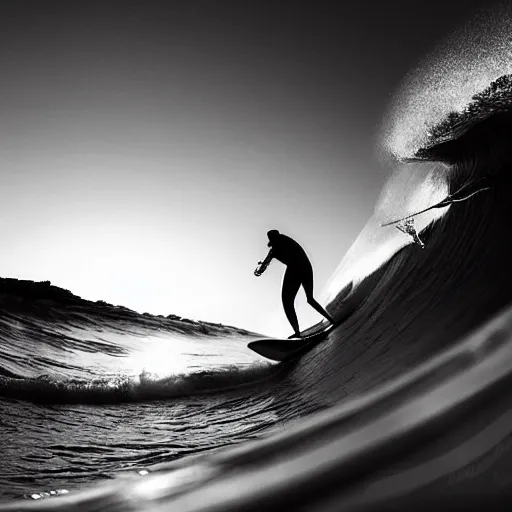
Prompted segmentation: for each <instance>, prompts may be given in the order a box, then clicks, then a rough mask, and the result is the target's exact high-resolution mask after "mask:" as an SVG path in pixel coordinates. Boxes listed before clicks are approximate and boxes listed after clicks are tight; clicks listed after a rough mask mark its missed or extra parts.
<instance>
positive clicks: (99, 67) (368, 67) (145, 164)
mask: <svg viewBox="0 0 512 512" xmlns="http://www.w3.org/2000/svg"><path fill="white" fill-rule="evenodd" d="M484 5H487V3H486V2H483V1H471V0H460V1H459V0H453V1H451V0H443V1H441V0H432V1H429V2H411V1H410V0H407V1H391V0H390V1H386V2H377V1H375V2H370V3H368V2H359V1H345V2H335V1H331V2H325V1H318V0H315V1H310V2H301V1H293V2H292V1H279V2H277V1H275V0H273V1H266V0H236V1H235V0H233V1H225V0H217V1H215V2H212V1H208V0H201V1H195V0H180V1H175V0H168V1H165V2H164V1H152V0H144V1H142V0H140V1H137V2H135V1H130V0H125V1H117V2H114V1H109V0H102V1H93V0H88V1H81V0H74V1H73V2H69V1H67V2H56V1H52V0H45V1H44V2H41V1H40V0H32V1H28V0H5V1H3V2H2V3H1V4H0V70H1V78H0V114H1V115H0V170H1V180H2V181H1V183H2V186H1V187H0V223H1V232H2V235H3V236H2V239H3V251H2V252H1V253H0V276H2V277H16V278H19V279H32V280H35V281H42V280H50V281H51V282H52V284H55V285H57V286H61V287H64V288H67V289H69V290H71V291H72V292H73V293H75V294H77V295H80V296H82V297H83V298H86V299H90V300H100V299H101V300H105V301H107V302H110V303H113V304H116V305H123V306H126V307H129V308H131V309H134V310H137V311H139V312H149V313H153V314H163V315H168V314H177V315H180V316H184V317H187V318H192V319H197V320H205V321H212V322H221V323H224V324H229V325H236V326H238V327H244V328H246V329H249V330H252V331H256V332H260V333H265V334H272V333H273V334H290V333H291V330H290V327H289V326H288V324H287V322H286V319H285V316H284V313H283V310H282V307H281V297H280V287H281V278H282V274H283V270H284V267H283V266H282V265H281V264H280V263H279V262H273V263H272V264H271V266H270V267H269V269H268V270H267V272H266V273H265V274H264V275H263V276H261V277H259V278H256V277H255V276H254V274H253V271H254V269H255V268H256V266H257V263H258V261H259V260H261V259H263V258H264V257H265V256H266V254H267V251H268V248H267V245H266V244H267V238H266V232H267V231H268V230H269V229H279V230H280V231H281V232H283V233H285V234H288V235H290V236H292V237H293V238H295V239H296V240H297V241H298V242H299V243H301V244H302V245H303V247H304V248H305V249H306V252H307V253H308V255H309V256H310V258H311V261H312V263H313V267H314V269H315V292H316V294H317V295H319V296H320V294H321V292H322V289H323V287H324V286H325V284H326V283H327V281H328V279H329V277H330V276H331V274H332V273H333V272H334V270H335V269H336V267H337V266H338V264H339V262H340V260H341V259H342V258H343V256H344V254H345V253H346V252H347V250H348V249H349V248H350V246H351V245H352V243H353V242H354V240H355V239H356V238H357V235H358V234H359V232H360V231H361V229H362V228H363V226H364V225H365V224H366V222H367V220H368V218H369V217H370V216H371V215H372V213H373V207H374V204H375V201H376V199H377V198H378V196H379V192H380V190H381V188H382V187H383V185H384V183H385V181H386V178H387V176H388V174H389V169H386V168H385V167H384V166H383V165H382V163H381V161H380V159H379V156H378V154H377V151H376V147H377V145H378V140H379V133H380V130H381V127H382V122H383V118H384V117H385V115H386V112H387V110H388V106H389V102H390V98H391V97H392V96H393V94H394V92H395V91H396V89H397V88H398V87H399V85H400V83H401V81H402V80H403V78H404V77H405V75H406V74H407V73H408V71H409V70H411V69H413V68H414V66H416V65H417V63H418V62H419V60H420V59H421V58H423V57H424V56H425V54H426V53H428V52H429V51H431V50H432V48H433V46H434V45H435V44H436V43H437V42H438V41H439V40H440V39H441V38H443V37H445V36H447V35H449V34H450V32H451V31H453V30H454V28H457V27H458V26H459V25H460V24H461V22H463V21H464V20H465V18H467V17H468V16H469V15H471V14H472V12H473V11H474V9H475V8H478V7H481V6H484ZM297 310H298V313H299V320H300V324H301V327H303V328H304V327H306V326H307V325H310V324H312V323H314V322H316V321H318V320H319V319H320V317H319V316H318V315H317V313H315V312H314V311H312V310H311V309H310V308H309V307H308V306H307V304H306V303H305V298H304V296H303V292H302V291H301V292H299V296H298V299H297Z"/></svg>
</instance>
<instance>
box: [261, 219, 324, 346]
mask: <svg viewBox="0 0 512 512" xmlns="http://www.w3.org/2000/svg"><path fill="white" fill-rule="evenodd" d="M267 236H268V240H269V242H268V247H270V251H269V253H268V255H267V257H266V258H265V259H264V260H263V261H260V262H258V265H259V266H258V268H257V269H256V270H255V271H254V275H255V276H261V274H263V272H265V270H266V269H267V267H268V266H269V264H270V262H271V261H272V259H273V258H275V259H276V260H279V261H280V262H281V263H284V264H285V265H286V271H285V274H284V279H283V290H282V294H281V296H282V300H283V307H284V312H285V314H286V318H288V321H289V322H290V324H291V326H292V327H293V332H294V334H292V336H290V338H294V337H297V338H300V330H299V322H298V320H297V314H296V313H295V306H294V302H295V297H296V296H297V292H298V291H299V288H300V286H301V285H302V286H303V287H304V291H305V292H306V298H307V301H308V304H309V305H310V306H312V307H313V308H314V309H315V310H316V311H318V312H319V313H320V314H321V315H322V316H323V317H325V318H326V319H327V320H328V321H329V322H330V323H331V324H334V319H333V318H332V316H331V315H329V313H327V311H326V310H325V309H324V308H323V307H322V306H321V305H320V304H319V303H318V302H317V301H316V300H315V298H314V297H313V267H312V266H311V262H310V261H309V258H308V257H307V255H306V252H305V251H304V249H303V248H302V247H301V246H300V245H299V244H298V243H297V242H296V241H295V240H294V239H293V238H290V237H289V236H286V235H283V234H281V233H279V231H278V230H277V229H272V230H271V231H269V232H268V233H267Z"/></svg>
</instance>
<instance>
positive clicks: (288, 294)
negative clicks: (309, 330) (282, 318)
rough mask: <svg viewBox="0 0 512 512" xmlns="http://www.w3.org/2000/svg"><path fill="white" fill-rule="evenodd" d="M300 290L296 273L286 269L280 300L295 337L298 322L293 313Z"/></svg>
mask: <svg viewBox="0 0 512 512" xmlns="http://www.w3.org/2000/svg"><path fill="white" fill-rule="evenodd" d="M299 288H300V277H299V275H298V274H297V273H296V272H293V271H292V270H290V269H289V268H287V269H286V272H285V273H284V279H283V290H282V292H281V298H282V300H283V308H284V312H285V314H286V318H287V319H288V322H290V324H291V326H292V328H293V332H294V333H295V335H296V336H299V335H300V330H299V321H298V320H297V313H295V306H294V302H295V297H296V296H297V292H298V291H299Z"/></svg>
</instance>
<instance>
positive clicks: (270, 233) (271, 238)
mask: <svg viewBox="0 0 512 512" xmlns="http://www.w3.org/2000/svg"><path fill="white" fill-rule="evenodd" d="M279 234H280V233H279V231H278V230H277V229H271V230H270V231H267V236H268V239H269V244H268V245H269V246H270V245H271V244H272V242H273V241H274V240H275V239H276V238H277V237H278V236H279Z"/></svg>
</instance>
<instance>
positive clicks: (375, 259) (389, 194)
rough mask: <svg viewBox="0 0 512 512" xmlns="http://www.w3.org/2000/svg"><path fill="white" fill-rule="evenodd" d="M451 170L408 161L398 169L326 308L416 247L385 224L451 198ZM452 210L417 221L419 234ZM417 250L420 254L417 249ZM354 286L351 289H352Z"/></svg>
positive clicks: (330, 285) (325, 294) (329, 288)
mask: <svg viewBox="0 0 512 512" xmlns="http://www.w3.org/2000/svg"><path fill="white" fill-rule="evenodd" d="M449 172H450V169H449V167H448V166H446V165H444V164H442V163H439V162H427V161H409V162H402V163H399V164H397V165H396V168H395V170H394V172H392V174H391V176H390V177H389V179H388V180H387V182H386V183H385V185H384V187H383V188H382V191H381V193H380V196H379V199H378V200H377V203H376V205H375V208H374V213H373V215H372V216H371V217H370V219H369V220H368V222H367V223H366V225H365V227H364V228H363V229H362V231H361V233H360V234H359V236H358V237H357V238H356V240H355V241H354V243H353V244H352V246H351V247H350V249H349V250H348V251H347V253H346V254H345V256H344V257H343V259H342V260H341V263H340V264H339V265H338V268H337V269H336V270H335V271H334V273H333V275H332V276H331V278H330V279H329V281H328V282H327V285H326V286H325V288H324V290H323V291H322V300H323V303H324V304H330V303H332V302H333V301H335V300H337V299H338V300H339V298H340V296H341V295H343V296H346V295H348V294H344V293H340V292H341V291H342V290H347V291H349V289H350V288H355V287H356V286H357V284H358V283H359V282H361V281H362V280H363V279H364V278H365V277H366V276H368V275H370V274H371V273H372V272H374V271H375V270H377V269H378V268H379V267H381V266H382V265H383V264H384V263H386V262H387V261H389V259H390V258H391V257H392V256H393V255H394V254H396V252H397V251H399V250H400V249H401V248H402V247H404V246H405V245H408V244H411V243H413V239H412V238H411V237H410V236H408V235H407V234H405V233H403V232H401V231H400V230H398V229H396V227H395V226H393V225H392V226H385V227H383V226H382V224H385V223H386V222H390V221H392V220H395V219H400V218H403V217H406V216H407V215H411V214H414V213H416V212H418V211H421V210H423V209H425V208H428V207H429V206H432V205H434V204H436V203H438V202H440V201H442V200H443V199H444V198H445V197H446V196H447V195H448V194H449V191H448V179H449ZM449 208H450V207H446V208H439V209H433V210H430V211H428V212H425V213H423V214H420V215H418V216H416V217H415V218H414V225H415V229H416V231H417V232H418V233H421V231H422V230H423V229H424V228H425V227H427V226H428V225H429V224H431V223H432V222H433V221H434V220H436V219H438V218H440V217H441V216H443V215H444V214H445V213H446V212H447V211H448V209H449ZM418 250H421V249H420V248H419V247H418ZM350 284H352V287H351V286H350Z"/></svg>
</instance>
